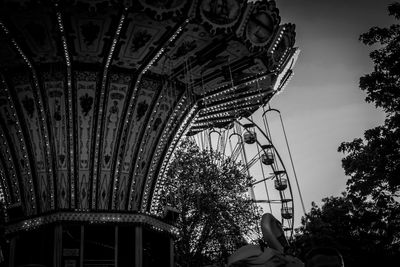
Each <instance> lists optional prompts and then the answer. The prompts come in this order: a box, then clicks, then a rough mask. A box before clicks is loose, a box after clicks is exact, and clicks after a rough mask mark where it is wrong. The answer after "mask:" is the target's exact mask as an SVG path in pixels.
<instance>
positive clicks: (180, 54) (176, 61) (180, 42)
mask: <svg viewBox="0 0 400 267" xmlns="http://www.w3.org/2000/svg"><path fill="white" fill-rule="evenodd" d="M211 43H212V39H211V37H210V34H209V33H208V32H207V31H206V30H205V29H204V28H203V27H202V26H200V25H197V24H189V25H187V26H186V27H185V28H184V29H183V33H182V34H181V35H180V36H179V37H178V39H177V40H176V41H175V44H174V46H173V47H172V48H171V49H166V52H165V54H166V55H165V57H166V59H160V60H159V61H158V62H157V64H156V65H155V66H154V67H153V69H152V70H154V71H156V72H160V71H161V70H162V69H165V68H166V69H171V70H172V69H174V70H175V69H178V68H179V69H181V73H180V74H179V76H178V79H179V80H181V81H182V82H185V81H186V79H187V78H188V77H187V75H185V74H186V73H187V72H188V71H191V72H192V73H195V72H194V71H193V70H192V69H191V68H189V67H188V66H189V65H190V64H192V63H193V61H192V62H191V60H194V59H195V57H193V56H194V55H195V54H196V53H197V52H199V51H200V50H202V49H203V48H204V47H205V46H207V45H209V44H211ZM182 70H183V71H182ZM186 82H187V81H186Z"/></svg>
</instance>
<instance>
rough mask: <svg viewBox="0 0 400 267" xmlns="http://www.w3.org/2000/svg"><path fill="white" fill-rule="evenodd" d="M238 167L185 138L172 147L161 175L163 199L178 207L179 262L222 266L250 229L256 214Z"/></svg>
mask: <svg viewBox="0 0 400 267" xmlns="http://www.w3.org/2000/svg"><path fill="white" fill-rule="evenodd" d="M241 168H242V166H240V164H238V163H235V162H233V161H231V160H230V159H229V158H223V157H222V156H221V155H218V154H216V153H215V152H210V151H206V150H200V148H199V147H198V146H197V145H196V144H195V143H194V141H191V140H190V139H185V140H183V141H182V143H181V145H180V146H179V147H178V148H177V149H176V151H175V154H174V160H173V161H172V163H171V165H170V169H169V170H168V173H167V182H166V192H169V193H168V194H167V196H166V202H168V201H170V202H175V206H176V207H177V209H178V210H179V211H180V215H179V217H178V221H177V226H178V228H179V230H180V236H179V238H178V240H177V242H176V247H177V249H176V251H177V263H178V264H179V266H203V265H205V264H210V263H214V264H215V263H217V264H221V265H222V264H223V261H224V260H225V259H226V258H227V257H228V256H229V255H230V254H231V253H232V252H233V251H234V250H236V249H237V248H239V247H240V246H242V245H243V244H244V243H245V240H244V238H243V236H246V235H252V234H253V233H254V231H255V230H256V228H257V224H258V223H259V222H260V212H259V211H258V209H257V208H256V207H255V206H254V204H252V203H251V202H250V201H249V200H248V197H247V196H246V192H247V186H248V184H249V182H250V177H248V176H247V175H245V174H243V172H241V171H240V169H241ZM168 199H169V200H168ZM167 205H168V203H167ZM169 205H171V204H169Z"/></svg>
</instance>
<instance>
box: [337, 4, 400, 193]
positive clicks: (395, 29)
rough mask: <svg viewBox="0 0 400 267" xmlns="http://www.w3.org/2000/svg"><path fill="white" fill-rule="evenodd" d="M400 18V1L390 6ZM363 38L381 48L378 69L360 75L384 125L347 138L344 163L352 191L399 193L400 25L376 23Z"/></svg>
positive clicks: (374, 58) (374, 57) (376, 56)
mask: <svg viewBox="0 0 400 267" xmlns="http://www.w3.org/2000/svg"><path fill="white" fill-rule="evenodd" d="M388 10H389V14H390V15H392V16H394V17H395V18H396V19H400V3H394V4H392V5H390V6H389V8H388ZM360 40H361V41H362V42H363V43H364V44H366V45H369V46H372V45H375V46H377V49H375V50H374V51H372V52H371V53H370V57H371V59H372V61H373V62H374V65H375V68H374V71H373V72H372V73H370V74H367V75H365V76H363V77H361V78H360V88H361V90H363V91H364V92H366V94H367V97H366V101H367V102H369V103H374V104H375V106H376V107H378V108H381V109H383V111H384V112H385V113H386V119H385V122H384V124H383V125H382V126H378V127H375V128H373V129H370V130H367V131H366V132H365V134H364V139H361V138H357V139H355V140H353V141H351V142H344V143H342V144H341V145H340V147H339V152H343V153H345V154H346V157H345V158H344V159H343V161H342V164H343V168H344V170H345V173H346V175H348V176H350V179H349V180H348V182H347V185H348V190H349V192H350V193H352V194H355V195H357V196H359V197H367V196H371V197H372V198H373V199H374V200H378V199H380V198H382V197H387V196H395V195H396V194H397V193H398V192H399V190H400V177H399V176H400V25H399V24H394V25H391V26H390V27H387V28H379V27H373V28H371V29H370V30H369V31H368V32H366V33H364V34H362V35H361V36H360Z"/></svg>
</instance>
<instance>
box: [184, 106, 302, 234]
mask: <svg viewBox="0 0 400 267" xmlns="http://www.w3.org/2000/svg"><path fill="white" fill-rule="evenodd" d="M271 113H276V114H278V115H279V118H280V122H281V127H282V130H283V133H284V136H283V137H284V140H285V143H286V149H287V152H288V154H289V163H290V164H286V165H287V166H289V165H290V167H291V170H289V169H287V167H286V165H285V162H284V160H283V158H282V156H281V154H280V152H279V151H278V148H277V147H276V146H275V144H274V143H273V139H272V135H271V129H270V126H269V123H268V117H269V115H270V114H271ZM191 138H193V139H194V140H195V141H196V143H197V144H198V146H199V147H200V148H201V149H205V150H211V151H213V152H215V153H218V154H220V155H221V156H222V157H221V159H222V160H223V159H224V158H226V157H229V158H230V159H231V160H233V161H235V162H237V163H239V166H242V167H241V172H243V173H244V174H246V175H248V176H249V177H251V178H252V179H251V182H250V183H249V185H248V193H247V194H248V197H249V199H250V201H252V203H254V205H257V206H258V207H261V208H262V210H263V212H268V213H271V214H273V215H274V217H275V218H277V219H278V220H280V222H281V224H282V228H283V230H284V232H285V236H286V238H287V239H291V237H292V235H293V230H294V208H295V203H294V202H295V198H294V195H295V189H296V188H297V190H296V193H298V195H299V199H300V202H301V205H302V208H303V211H304V213H305V210H304V203H303V199H302V196H301V192H300V188H299V184H298V181H297V175H296V172H295V168H294V165H293V161H292V157H291V153H290V149H289V145H288V142H287V138H286V133H285V130H284V126H283V121H282V117H281V114H280V111H279V110H277V109H272V108H268V109H265V107H263V110H262V114H261V116H259V117H258V118H251V117H249V118H241V119H237V120H234V121H233V122H231V123H230V124H228V125H227V126H225V127H222V128H215V127H214V128H210V129H207V130H204V131H202V132H200V133H197V134H195V135H193V136H191ZM217 160H218V159H217ZM286 163H287V162H286ZM291 175H292V176H293V177H292V176H291Z"/></svg>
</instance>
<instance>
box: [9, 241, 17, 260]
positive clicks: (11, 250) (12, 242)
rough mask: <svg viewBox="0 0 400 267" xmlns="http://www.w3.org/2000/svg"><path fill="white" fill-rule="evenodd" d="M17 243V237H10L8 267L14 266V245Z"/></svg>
mask: <svg viewBox="0 0 400 267" xmlns="http://www.w3.org/2000/svg"><path fill="white" fill-rule="evenodd" d="M16 245H17V237H15V236H14V237H12V238H11V241H10V254H9V255H10V258H9V262H8V266H9V267H14V262H15V247H16Z"/></svg>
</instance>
